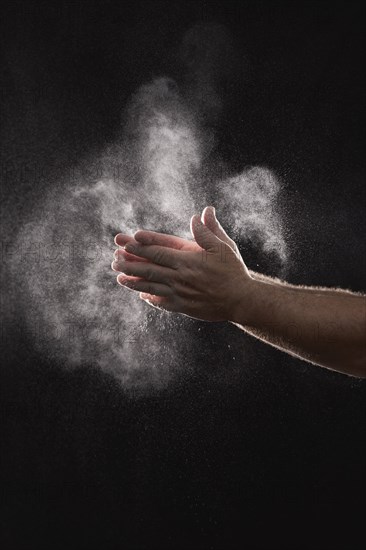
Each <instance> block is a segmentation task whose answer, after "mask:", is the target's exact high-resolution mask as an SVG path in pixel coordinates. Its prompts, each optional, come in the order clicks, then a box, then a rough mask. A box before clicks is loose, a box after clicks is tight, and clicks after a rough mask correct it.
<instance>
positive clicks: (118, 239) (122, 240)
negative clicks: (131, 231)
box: [114, 233, 137, 246]
mask: <svg viewBox="0 0 366 550" xmlns="http://www.w3.org/2000/svg"><path fill="white" fill-rule="evenodd" d="M127 243H132V244H137V243H136V241H135V239H134V238H133V237H131V235H127V234H126V233H118V234H117V235H116V236H115V237H114V244H116V245H117V246H125V244H127Z"/></svg>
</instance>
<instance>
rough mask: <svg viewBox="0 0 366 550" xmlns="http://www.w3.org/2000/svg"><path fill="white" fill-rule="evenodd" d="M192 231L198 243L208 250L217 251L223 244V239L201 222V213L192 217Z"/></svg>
mask: <svg viewBox="0 0 366 550" xmlns="http://www.w3.org/2000/svg"><path fill="white" fill-rule="evenodd" d="M191 233H192V235H193V237H194V239H195V241H196V243H197V244H198V245H199V246H200V247H201V248H203V249H204V250H207V252H217V251H218V246H219V245H220V244H222V241H221V240H220V239H219V238H218V237H216V235H214V233H212V231H211V230H210V229H209V228H208V227H206V226H205V225H204V224H203V223H202V222H201V220H200V216H199V214H195V215H194V216H192V218H191Z"/></svg>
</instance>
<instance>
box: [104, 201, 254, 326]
mask: <svg viewBox="0 0 366 550" xmlns="http://www.w3.org/2000/svg"><path fill="white" fill-rule="evenodd" d="M202 221H203V223H201V221H200V218H199V216H198V215H195V216H192V218H191V232H192V235H193V237H194V239H195V241H188V240H186V239H181V238H180V237H175V236H172V235H164V234H160V233H155V232H153V231H137V232H136V233H135V234H134V238H131V237H129V236H127V235H124V234H119V235H117V236H116V239H115V242H116V244H118V245H120V246H123V245H126V247H127V248H128V245H132V250H127V248H126V250H127V252H126V251H122V250H118V251H116V252H115V258H116V261H115V262H113V264H112V268H113V269H114V270H115V271H121V272H122V274H120V275H119V276H118V277H117V281H118V283H119V284H121V285H123V286H126V287H127V288H130V289H133V290H136V291H140V298H142V299H144V300H146V301H147V302H148V303H149V304H150V305H152V306H155V307H158V308H161V309H165V310H167V311H175V312H179V313H182V314H184V315H188V316H190V317H194V318H195V319H200V320H205V321H226V320H230V319H231V318H232V316H233V310H234V309H235V307H236V306H237V302H238V296H240V297H242V295H243V292H245V293H248V292H249V288H250V283H251V281H252V278H251V276H250V275H249V272H248V269H247V267H246V266H245V264H244V261H243V259H242V258H241V256H240V253H239V250H238V248H237V246H236V244H235V243H234V241H233V240H232V239H230V237H229V236H228V235H227V234H226V233H225V231H224V230H223V228H222V227H221V225H220V224H219V222H218V220H217V219H216V217H215V213H214V209H213V208H210V207H207V208H205V209H204V211H203V213H202ZM131 252H133V254H131Z"/></svg>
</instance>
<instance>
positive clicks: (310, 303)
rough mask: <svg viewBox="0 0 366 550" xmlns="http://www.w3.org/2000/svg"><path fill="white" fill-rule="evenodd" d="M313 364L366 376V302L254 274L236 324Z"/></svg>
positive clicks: (240, 303) (356, 296) (338, 292)
mask: <svg viewBox="0 0 366 550" xmlns="http://www.w3.org/2000/svg"><path fill="white" fill-rule="evenodd" d="M231 322H233V323H234V324H235V325H236V326H238V327H239V328H241V329H243V330H245V331H246V332H248V333H249V334H252V335H253V336H255V337H257V338H259V339H260V340H263V341H265V342H267V343H269V344H271V345H273V346H275V347H277V348H279V349H281V350H283V351H286V352H287V353H290V354H292V355H295V356H297V357H299V358H302V359H305V360H307V361H310V362H311V363H314V364H317V365H321V366H324V367H328V368H331V369H333V370H337V371H339V372H343V373H346V374H351V375H353V376H359V377H365V376H366V297H365V296H362V295H360V294H355V293H352V292H349V291H346V290H338V289H337V290H335V289H325V288H311V287H301V286H294V285H287V284H286V283H284V282H282V283H279V282H277V281H272V280H271V279H270V278H262V277H261V276H259V277H256V274H254V277H253V283H252V289H251V293H250V295H248V294H246V295H245V294H243V297H242V299H239V301H238V306H237V308H236V311H235V313H234V319H233V320H232V321H231Z"/></svg>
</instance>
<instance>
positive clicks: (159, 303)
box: [140, 292, 177, 311]
mask: <svg viewBox="0 0 366 550" xmlns="http://www.w3.org/2000/svg"><path fill="white" fill-rule="evenodd" d="M140 298H141V300H144V302H146V303H147V304H149V305H150V306H152V307H155V308H156V309H160V310H163V311H177V307H176V306H175V304H174V301H173V300H172V299H171V298H168V297H163V296H154V295H153V294H149V293H146V292H140Z"/></svg>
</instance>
